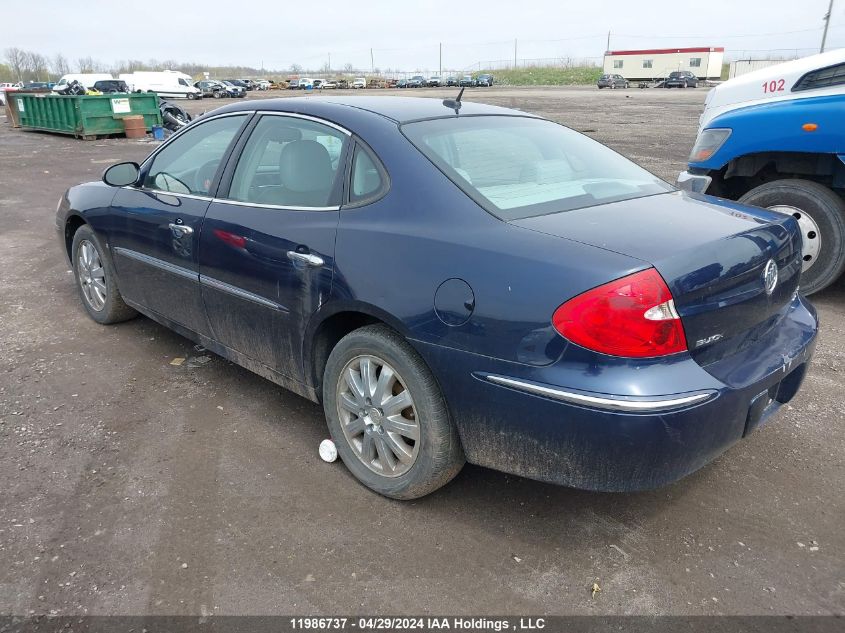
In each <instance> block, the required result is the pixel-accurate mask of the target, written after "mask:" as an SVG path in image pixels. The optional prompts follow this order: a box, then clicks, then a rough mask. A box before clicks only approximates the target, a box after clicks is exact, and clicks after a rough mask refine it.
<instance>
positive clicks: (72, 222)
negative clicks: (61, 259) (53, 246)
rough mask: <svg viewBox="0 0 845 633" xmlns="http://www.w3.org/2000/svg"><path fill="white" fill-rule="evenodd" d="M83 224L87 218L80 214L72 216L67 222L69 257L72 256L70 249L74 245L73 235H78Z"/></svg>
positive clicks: (66, 244) (66, 235) (66, 232)
mask: <svg viewBox="0 0 845 633" xmlns="http://www.w3.org/2000/svg"><path fill="white" fill-rule="evenodd" d="M83 224H85V220H83V219H82V218H81V217H79V216H78V215H72V216H70V217H69V218H68V219H67V222H66V223H65V250H67V256H68V259H71V258H72V254H71V252H70V251H71V248H72V247H73V236H74V235H76V232H77V231H78V230H79V227H80V226H82V225H83Z"/></svg>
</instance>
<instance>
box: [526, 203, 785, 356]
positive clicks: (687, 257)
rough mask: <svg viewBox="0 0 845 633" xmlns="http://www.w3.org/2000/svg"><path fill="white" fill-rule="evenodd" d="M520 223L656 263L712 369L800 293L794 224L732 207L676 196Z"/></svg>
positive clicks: (692, 342)
mask: <svg viewBox="0 0 845 633" xmlns="http://www.w3.org/2000/svg"><path fill="white" fill-rule="evenodd" d="M512 224H515V225H517V226H521V227H523V228H528V229H532V230H536V231H540V232H542V233H547V234H550V235H554V236H557V237H561V238H566V239H570V240H575V241H578V242H582V243H586V244H590V245H593V246H597V247H600V248H603V249H607V250H610V251H614V252H617V253H621V254H624V255H628V256H631V257H636V258H637V259H640V260H643V261H644V262H648V263H649V264H651V265H652V266H654V267H655V268H656V269H657V271H658V272H659V273H660V274H661V276H662V277H663V279H664V280H665V281H666V283H667V285H668V286H669V289H670V290H671V292H672V296H673V297H674V301H675V307H676V309H677V311H678V314H679V315H680V316H681V321H682V323H683V325H684V331H685V334H686V338H687V344H688V347H689V350H690V353H691V354H692V356H693V357H694V358H695V359H696V360H697V361H698V362H699V363H700V364H702V365H704V366H706V365H708V364H710V363H713V362H715V361H718V360H721V359H722V358H725V357H726V356H729V355H731V354H734V353H737V352H739V351H740V350H742V349H744V348H746V347H747V346H749V345H752V344H753V343H754V342H755V341H757V340H759V339H760V338H761V337H763V336H765V335H766V334H767V333H768V332H769V331H771V330H772V328H774V327H775V326H776V325H777V324H778V322H779V321H780V319H781V318H782V316H783V314H784V312H785V309H786V306H787V305H788V304H789V303H790V301H791V299H792V298H793V296H794V294H795V292H796V291H797V288H798V280H799V277H800V272H801V236H800V233H799V231H798V227H797V223H796V221H795V219H794V218H792V217H791V216H788V215H781V214H776V213H772V212H767V211H763V210H761V209H752V208H749V207H745V206H743V205H738V204H733V203H730V202H727V201H717V200H715V199H713V198H706V197H698V196H691V195H688V194H682V193H680V192H675V193H669V194H662V195H656V196H649V197H645V198H638V199H633V200H626V201H623V202H616V203H612V204H605V205H599V206H595V207H588V208H583V209H577V210H573V211H566V212H561V213H553V214H549V215H544V216H538V217H533V218H525V219H521V220H514V221H513V222H512ZM770 261H773V262H774V264H773V265H772V264H769V262H770ZM767 266H768V269H769V271H768V272H769V276H768V282H769V284H771V281H772V272H773V271H772V267H774V268H776V270H777V280H776V283H775V284H774V287H773V288H767V287H766V282H767V275H766V272H767Z"/></svg>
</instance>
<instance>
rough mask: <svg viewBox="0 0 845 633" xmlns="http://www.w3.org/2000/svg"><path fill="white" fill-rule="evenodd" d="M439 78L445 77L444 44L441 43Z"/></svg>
mask: <svg viewBox="0 0 845 633" xmlns="http://www.w3.org/2000/svg"><path fill="white" fill-rule="evenodd" d="M437 76H438V77H442V76H443V42H440V72H439V73H438V75H437Z"/></svg>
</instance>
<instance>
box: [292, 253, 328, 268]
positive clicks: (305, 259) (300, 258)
mask: <svg viewBox="0 0 845 633" xmlns="http://www.w3.org/2000/svg"><path fill="white" fill-rule="evenodd" d="M288 259H289V260H291V261H292V262H302V263H303V264H307V265H308V266H311V267H312V268H318V267H320V266H322V265H323V264H325V263H326V262H324V261H323V258H322V257H319V256H318V255H312V254H311V253H298V252H296V251H288Z"/></svg>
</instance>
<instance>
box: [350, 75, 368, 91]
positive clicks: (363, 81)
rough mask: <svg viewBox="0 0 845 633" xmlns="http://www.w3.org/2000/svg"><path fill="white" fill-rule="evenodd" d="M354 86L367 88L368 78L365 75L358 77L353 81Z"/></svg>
mask: <svg viewBox="0 0 845 633" xmlns="http://www.w3.org/2000/svg"><path fill="white" fill-rule="evenodd" d="M352 87H353V88H355V89H361V88H366V87H367V80H366V79H365V78H364V77H356V78H355V81H353V82H352Z"/></svg>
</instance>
